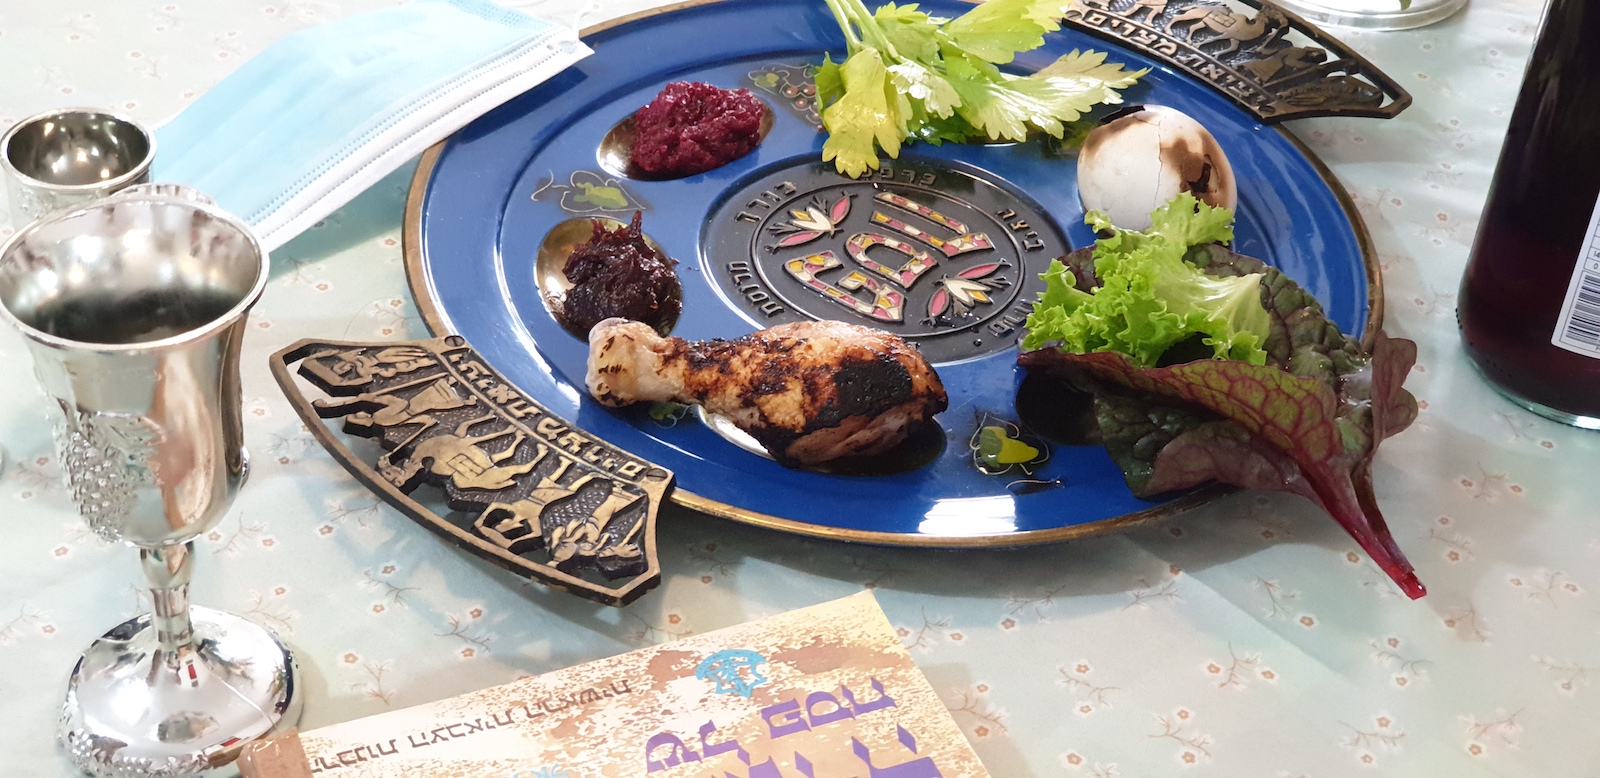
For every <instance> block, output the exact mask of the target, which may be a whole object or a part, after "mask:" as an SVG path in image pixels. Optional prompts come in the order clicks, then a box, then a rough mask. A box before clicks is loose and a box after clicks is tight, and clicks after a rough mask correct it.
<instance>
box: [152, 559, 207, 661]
mask: <svg viewBox="0 0 1600 778" xmlns="http://www.w3.org/2000/svg"><path fill="white" fill-rule="evenodd" d="M193 554H194V541H192V540H191V541H189V542H187V543H174V544H172V545H167V546H154V547H140V549H139V566H140V567H142V568H144V575H145V579H146V580H148V581H149V582H150V625H151V627H153V628H154V629H155V631H156V642H157V643H158V644H159V645H160V651H161V656H162V658H163V659H165V660H166V662H167V663H168V664H171V663H173V662H175V661H177V659H178V657H180V656H181V655H182V654H184V653H186V651H185V649H188V648H190V646H191V644H193V642H194V624H193V623H191V622H190V620H189V581H190V579H192V578H193V577H194V560H193Z"/></svg>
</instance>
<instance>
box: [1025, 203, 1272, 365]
mask: <svg viewBox="0 0 1600 778" xmlns="http://www.w3.org/2000/svg"><path fill="white" fill-rule="evenodd" d="M1085 221H1086V222H1087V223H1088V224H1089V225H1090V226H1092V227H1094V228H1095V229H1096V230H1099V231H1110V232H1111V233H1112V234H1111V237H1108V238H1101V239H1100V240H1099V241H1098V242H1097V243H1096V244H1095V248H1094V273H1095V275H1096V276H1097V277H1098V278H1099V280H1100V286H1098V287H1095V288H1093V289H1088V290H1082V289H1078V288H1077V286H1076V279H1075V278H1074V276H1073V274H1072V273H1071V272H1070V271H1069V270H1067V268H1066V266H1065V265H1063V264H1062V263H1061V261H1060V260H1052V261H1051V262H1050V268H1049V269H1048V270H1046V271H1045V274H1044V279H1045V291H1044V293H1043V294H1041V295H1040V297H1039V302H1038V304H1037V305H1035V306H1034V310H1033V313H1032V314H1031V315H1030V316H1028V335H1027V337H1026V338H1024V339H1023V341H1022V347H1023V348H1025V349H1036V348H1039V347H1040V346H1043V345H1045V344H1046V343H1051V342H1060V343H1061V344H1062V347H1063V348H1064V349H1065V350H1067V351H1071V352H1073V353H1076V354H1088V353H1093V352H1096V351H1119V352H1121V353H1124V354H1127V355H1128V356H1130V357H1132V358H1133V360H1134V362H1135V363H1136V364H1138V365H1139V366H1140V367H1150V366H1152V365H1154V364H1156V362H1157V361H1158V360H1159V359H1160V358H1161V355H1162V354H1165V353H1166V352H1167V349H1169V348H1171V347H1172V346H1173V345H1175V344H1177V343H1179V342H1181V341H1184V340H1187V339H1189V338H1191V337H1194V336H1203V342H1204V344H1205V345H1207V346H1210V347H1211V349H1212V353H1213V354H1214V355H1215V356H1216V357H1217V358H1218V359H1237V360H1241V361H1244V362H1249V363H1251V364H1256V365H1260V364H1264V363H1266V361H1267V354H1266V352H1265V351H1263V350H1262V348H1261V346H1262V343H1264V342H1265V341H1266V339H1267V335H1268V334H1270V327H1271V321H1270V319H1269V318H1268V317H1267V311H1266V309H1265V308H1263V307H1261V275H1260V274H1259V273H1257V274H1253V275H1247V276H1239V277H1236V278H1218V277H1215V276H1210V275H1206V274H1205V273H1203V272H1201V271H1200V269H1199V268H1198V267H1195V266H1194V265H1193V264H1191V263H1189V262H1187V261H1185V260H1184V255H1185V254H1186V253H1187V252H1188V251H1189V247H1190V246H1195V245H1200V244H1204V243H1213V242H1217V243H1225V242H1229V241H1232V240H1233V212H1232V211H1230V210H1228V209H1226V208H1213V207H1211V206H1209V205H1206V204H1205V203H1202V202H1199V201H1198V200H1196V199H1195V198H1194V197H1193V196H1192V195H1190V194H1187V193H1185V194H1181V195H1179V196H1178V197H1177V198H1175V199H1174V200H1173V201H1172V202H1170V203H1168V204H1167V205H1166V206H1165V207H1163V208H1159V209H1157V210H1156V211H1155V212H1154V213H1153V214H1152V221H1153V222H1154V226H1152V227H1151V228H1150V230H1149V231H1147V232H1134V231H1132V230H1123V229H1118V228H1117V227H1115V226H1113V225H1112V224H1111V223H1110V222H1109V221H1107V220H1106V218H1105V217H1104V216H1102V215H1101V214H1100V213H1098V212H1096V211H1090V212H1089V215H1088V217H1087V218H1086V219H1085Z"/></svg>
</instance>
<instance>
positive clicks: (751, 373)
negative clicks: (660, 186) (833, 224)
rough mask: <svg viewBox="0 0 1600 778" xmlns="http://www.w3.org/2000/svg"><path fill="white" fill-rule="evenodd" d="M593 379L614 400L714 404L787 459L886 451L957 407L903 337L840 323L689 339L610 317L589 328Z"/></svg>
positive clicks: (795, 462) (596, 391)
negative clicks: (734, 336)
mask: <svg viewBox="0 0 1600 778" xmlns="http://www.w3.org/2000/svg"><path fill="white" fill-rule="evenodd" d="M588 385H589V394H590V395H592V396H593V397H594V398H595V399H596V400H599V401H600V402H601V403H604V404H606V405H611V406H622V405H628V404H630V403H636V402H679V403H692V404H695V405H701V406H704V407H705V409H706V410H708V411H711V412H712V413H716V414H720V415H723V416H726V417H727V418H729V419H731V420H732V421H733V423H734V424H735V425H737V426H738V427H739V428H740V429H742V430H744V431H745V432H747V433H749V434H750V435H751V436H752V437H754V438H755V439H756V440H757V441H758V442H760V443H761V445H762V446H764V447H765V448H766V449H767V451H768V452H770V453H771V454H772V456H773V458H774V459H776V460H777V461H778V462H779V463H780V464H783V465H785V466H788V467H795V466H801V465H812V464H816V463H819V462H825V461H828V460H830V459H837V458H839V457H842V456H851V455H861V454H876V453H880V452H882V451H885V450H887V449H889V448H890V447H892V446H894V445H895V444H897V443H899V442H900V441H902V440H905V438H906V435H907V434H908V433H909V432H910V431H911V430H912V429H913V428H915V427H916V426H917V425H919V424H923V423H926V422H927V421H929V420H930V419H932V418H933V415H934V414H936V413H938V412H940V411H943V410H944V409H945V407H946V406H947V405H948V398H947V397H946V396H945V391H944V384H942V383H940V381H939V376H938V374H937V373H935V372H934V371H933V367H932V366H931V365H929V364H928V361H927V360H926V359H924V358H923V356H922V354H920V353H918V352H917V350H916V349H914V348H911V346H909V345H907V344H906V342H905V341H904V340H901V339H900V338H898V337H896V336H894V335H890V334H888V333H886V332H879V331H878V330H873V329H868V328H866V327H858V326H856V325H853V324H845V323H843V322H833V321H807V322H795V323H792V324H781V325H778V326H776V327H773V328H771V329H768V330H762V331H760V332H756V333H752V334H750V335H746V336H745V337H742V338H737V339H734V340H720V339H719V340H711V341H705V342H700V343H690V342H688V341H685V340H683V339H682V338H663V337H661V336H659V335H657V334H656V332H655V331H654V330H652V329H650V327H648V326H646V325H644V324H640V323H638V322H633V321H627V320H625V319H607V320H605V321H602V322H600V323H599V324H596V325H595V326H594V329H592V330H590V331H589V375H588Z"/></svg>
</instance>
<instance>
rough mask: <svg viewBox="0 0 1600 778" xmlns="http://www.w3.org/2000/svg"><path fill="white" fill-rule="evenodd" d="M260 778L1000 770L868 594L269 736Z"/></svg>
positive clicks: (254, 772) (858, 775)
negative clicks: (975, 746) (986, 760)
mask: <svg viewBox="0 0 1600 778" xmlns="http://www.w3.org/2000/svg"><path fill="white" fill-rule="evenodd" d="M240 766H241V769H242V771H243V773H244V776H245V778H305V776H310V775H317V776H322V775H327V776H337V778H346V777H347V776H348V777H350V778H369V777H370V778H379V777H380V776H382V777H384V778H388V777H390V776H407V778H410V777H412V776H428V778H445V777H448V778H480V777H481V778H633V777H634V776H650V778H976V777H986V776H988V775H989V773H988V772H987V771H985V770H984V769H983V765H982V764H980V763H979V762H978V756H977V754H975V753H973V751H972V747H971V746H970V745H968V743H967V739H966V737H964V736H963V735H962V734H961V730H960V729H959V728H958V727H957V726H956V724H955V721H954V720H953V719H951V718H950V713H949V711H948V710H946V709H945V707H944V704H943V703H941V702H940V701H939V698H938V696H937V695H935V694H934V692H933V688H932V687H931V686H929V685H928V680H927V678H925V677H923V675H922V673H921V671H919V670H918V669H917V666H916V665H915V664H914V663H913V662H912V661H911V655H910V654H908V653H906V649H905V647H904V646H902V645H901V644H900V639H899V638H898V637H897V636H896V635H895V632H894V629H893V628H892V627H891V626H890V625H889V620H888V619H887V618H885V617H884V615H883V611H882V610H881V609H879V608H878V603H877V601H876V600H874V599H873V597H872V595H871V594H870V593H867V592H863V593H861V594H858V595H855V596H852V597H846V598H844V599H841V600H836V601H834V602H829V603H824V604H822V605H817V606H814V607H810V608H803V609H800V610H796V611H791V612H789V613H784V614H781V615H778V616H773V617H771V618H767V619H762V620H760V621H755V622H751V623H749V624H744V625H740V626H737V627H730V628H728V629H722V630H717V631H716V632H708V633H706V634H704V635H694V636H691V637H688V638H684V639H682V640H678V641H674V642H671V643H666V644H663V645H659V646H655V647H653V648H645V649H640V650H638V651H634V652H631V653H627V654H623V655H621V656H616V657H612V658H610V659H602V660H600V661H597V662H590V663H588V664H584V665H579V666H577V667H570V668H567V669H565V670H560V671H557V672H553V673H549V674H546V675H541V676H539V677H537V678H529V679H525V680H521V681H517V682H515V683H510V684H506V685H505V686H497V687H494V688H491V689H484V690H482V691H477V692H472V693H470V694H464V695H461V696H459V697H454V698H451V699H448V700H441V701H439V702H435V703H430V704H427V705H418V706H416V707H413V708H406V709H404V710H397V711H393V712H390V713H383V714H379V715H377V716H372V717H369V718H364V719H358V720H356V721H349V722H345V723H343V724H335V725H333V726H331V727H323V728H322V729H316V730H311V731H309V732H304V733H301V734H300V735H299V738H298V740H296V739H295V738H293V737H292V736H291V737H289V738H283V739H279V740H274V741H268V742H266V743H258V744H256V745H255V746H254V747H253V748H252V750H251V752H249V753H248V754H247V755H246V757H245V758H244V759H242V760H241V763H240Z"/></svg>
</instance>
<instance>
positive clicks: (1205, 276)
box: [1017, 195, 1426, 598]
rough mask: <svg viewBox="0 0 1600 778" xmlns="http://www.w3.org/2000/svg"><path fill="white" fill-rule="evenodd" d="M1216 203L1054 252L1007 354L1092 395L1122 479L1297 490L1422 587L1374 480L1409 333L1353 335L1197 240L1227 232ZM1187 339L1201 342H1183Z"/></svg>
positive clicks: (1409, 403) (1405, 420)
mask: <svg viewBox="0 0 1600 778" xmlns="http://www.w3.org/2000/svg"><path fill="white" fill-rule="evenodd" d="M1225 214H1226V212H1225V211H1222V210H1221V209H1210V210H1208V209H1206V208H1205V207H1204V206H1197V204H1196V203H1195V202H1194V200H1193V199H1192V198H1189V197H1188V196H1187V195H1184V196H1180V197H1179V199H1177V200H1175V201H1174V202H1173V203H1171V204H1169V205H1168V206H1166V207H1165V208H1163V209H1161V210H1158V211H1157V212H1156V213H1155V219H1154V221H1155V227H1154V229H1152V230H1151V231H1150V232H1147V233H1135V232H1127V231H1121V230H1113V232H1114V234H1113V236H1112V237H1110V238H1104V239H1102V240H1101V241H1100V242H1099V244H1097V245H1096V246H1095V247H1094V248H1093V249H1082V250H1079V251H1075V252H1073V253H1071V254H1068V255H1067V256H1066V257H1063V260H1064V261H1062V262H1057V263H1054V264H1052V265H1051V268H1050V271H1049V273H1048V274H1047V277H1048V279H1049V284H1050V286H1049V288H1048V289H1047V290H1046V291H1045V292H1044V293H1043V294H1042V295H1041V298H1040V301H1039V303H1038V305H1037V306H1036V308H1035V313H1034V316H1033V317H1031V318H1030V319H1029V321H1028V326H1029V332H1028V335H1027V337H1026V338H1024V339H1023V347H1024V349H1033V350H1025V351H1024V352H1023V353H1022V354H1021V355H1020V356H1019V357H1018V359H1017V361H1018V362H1019V363H1020V364H1022V365H1025V366H1027V367H1028V368H1030V369H1039V370H1046V371H1049V372H1053V373H1057V374H1060V375H1062V376H1064V377H1066V378H1067V380H1068V381H1069V382H1070V383H1071V384H1072V385H1073V386H1075V387H1076V388H1078V389H1081V390H1083V391H1088V392H1090V393H1091V394H1093V395H1094V398H1095V417H1096V421H1097V423H1098V425H1099V427H1100V436H1101V439H1102V440H1103V441H1104V442H1105V446H1106V451H1107V453H1109V454H1110V455H1111V457H1112V458H1113V459H1114V460H1116V462H1117V464H1118V465H1119V466H1121V468H1122V472H1123V476H1124V477H1125V478H1126V479H1127V482H1128V486H1129V487H1130V488H1131V489H1132V490H1133V492H1134V493H1135V494H1137V495H1140V496H1153V495H1157V494H1162V493H1165V492H1170V491H1172V490H1176V489H1186V488H1189V487H1192V486H1196V485H1198V484H1201V483H1205V482H1206V481H1218V482H1221V483H1226V484H1233V485H1235V486H1242V487H1245V488H1248V489H1263V490H1270V491H1281V492H1290V493H1293V494H1299V495H1302V496H1304V497H1306V498H1307V499H1309V500H1311V501H1312V502H1314V503H1316V504H1317V505H1318V506H1321V508H1322V509H1323V510H1325V511H1327V513H1328V514H1329V515H1330V516H1332V517H1333V518H1334V519H1335V520H1336V521H1338V522H1339V524H1340V525H1341V526H1343V527H1344V528H1345V530H1346V531H1347V532H1349V533H1350V535H1351V537H1353V538H1354V539H1355V540H1356V542H1357V543H1359V544H1360V546H1361V548H1362V549H1363V550H1364V551H1365V552H1366V553H1367V555H1368V556H1369V557H1371V559H1372V561H1373V562H1374V563H1376V564H1377V565H1378V567H1380V568H1381V569H1382V570H1383V571H1384V572H1385V573H1387V574H1388V575H1389V577H1390V578H1392V579H1393V580H1394V582H1395V583H1396V584H1397V585H1398V586H1399V588H1400V590H1401V591H1402V592H1404V593H1405V594H1406V595H1407V596H1410V597H1413V598H1415V597H1421V596H1422V595H1423V594H1424V593H1425V592H1426V589H1424V588H1423V586H1422V583H1421V582H1420V581H1418V580H1417V576H1416V573H1415V571H1414V570H1413V569H1412V567H1411V563H1410V562H1408V561H1406V558H1405V554H1404V553H1402V552H1401V551H1400V548H1399V546H1398V545H1397V544H1396V543H1395V541H1394V537H1393V536H1392V535H1391V534H1390V533H1389V528H1388V526H1387V524H1386V523H1385V522H1384V519H1383V514H1382V512H1380V511H1379V509H1378V501H1377V498H1376V496H1375V495H1374V492H1373V488H1372V457H1373V455H1374V453H1376V451H1377V448H1378V443H1379V442H1380V441H1382V440H1383V439H1384V438H1386V437H1388V436H1390V435H1392V434H1394V433H1396V432H1399V431H1400V430H1402V429H1404V428H1405V427H1406V426H1407V425H1408V424H1410V423H1411V421H1412V420H1413V419H1414V418H1416V415H1417V402H1416V399H1415V398H1414V397H1412V396H1411V393H1410V392H1407V391H1406V390H1405V389H1404V387H1403V386H1402V383H1403V382H1404V380H1405V376H1406V373H1407V372H1409V371H1410V369H1411V366H1412V364H1413V363H1414V362H1415V361H1416V355H1417V346H1416V344H1415V343H1413V342H1411V341H1409V340H1404V339H1400V338H1390V337H1388V336H1386V335H1385V334H1384V333H1382V332H1377V333H1375V334H1374V335H1373V338H1372V344H1371V348H1370V350H1367V349H1363V348H1362V344H1361V343H1360V342H1358V341H1356V340H1355V339H1354V338H1351V337H1349V336H1347V335H1345V334H1344V333H1342V332H1340V331H1339V328H1338V326H1337V325H1335V324H1334V323H1333V322H1332V321H1329V320H1328V318H1327V317H1326V316H1325V315H1324V314H1323V312H1322V306H1321V305H1319V304H1318V303H1317V301H1316V299H1315V298H1313V297H1312V296H1311V295H1310V294H1309V293H1308V292H1306V291H1305V290H1304V289H1301V288H1300V287H1299V286H1298V285H1296V284H1295V283H1294V281H1292V280H1290V279H1289V278H1288V277H1287V276H1285V275H1284V274H1283V273H1282V272H1280V271H1278V270H1277V269H1275V268H1272V267H1268V266H1267V265H1265V264H1263V263H1262V262H1261V261H1260V260H1257V259H1252V258H1250V257H1245V256H1241V255H1239V254H1235V253H1233V252H1232V251H1229V250H1227V249H1225V248H1223V247H1222V246H1220V245H1217V244H1216V243H1211V242H1207V241H1215V240H1222V239H1225V238H1227V237H1231V232H1232V230H1231V228H1229V227H1228V226H1227V225H1226V222H1225V221H1223V220H1222V218H1223V216H1224V215H1225ZM1191 217H1192V218H1191ZM1095 226H1096V227H1107V226H1108V225H1105V224H1103V223H1096V224H1095ZM1173 252H1177V253H1176V255H1175V254H1174V253H1173ZM1180 266H1181V267H1180ZM1130 267H1131V268H1132V269H1130ZM1145 268H1155V270H1147V269H1145ZM1194 275H1198V276H1200V278H1198V279H1196V278H1194V277H1192V276H1194ZM1169 276H1170V277H1169ZM1078 281H1083V282H1084V286H1086V287H1095V286H1097V285H1098V286H1099V288H1098V289H1095V290H1093V291H1085V290H1083V289H1080V288H1078V286H1077V283H1076V282H1078ZM1235 283H1237V284H1240V287H1239V288H1233V287H1231V286H1229V284H1235ZM1245 287H1248V289H1246V288H1245ZM1169 294H1172V295H1175V296H1174V297H1171V298H1168V297H1166V295H1169ZM1197 301H1198V304H1197ZM1195 310H1202V311H1205V312H1206V313H1205V315H1203V316H1200V315H1196V314H1195V313H1194V312H1193V311H1195ZM1218 322H1225V323H1227V325H1228V326H1227V327H1216V326H1213V325H1215V324H1217V323H1218ZM1184 326H1188V327H1190V329H1189V330H1187V331H1185V330H1183V329H1182V327H1184ZM1036 327H1037V329H1036ZM1186 332H1187V334H1185V333H1186ZM1230 333H1231V334H1230ZM1196 338H1203V339H1204V342H1205V343H1206V344H1208V345H1209V346H1210V349H1209V350H1210V353H1201V354H1193V353H1192V352H1191V351H1190V350H1189V347H1192V346H1193V344H1194V339H1196ZM1040 346H1044V347H1043V348H1040ZM1050 346H1059V347H1050ZM1200 351H1202V352H1204V351H1206V349H1201V350H1200ZM1176 352H1182V353H1183V356H1184V357H1186V358H1175V353H1176ZM1158 365H1159V366H1158Z"/></svg>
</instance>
